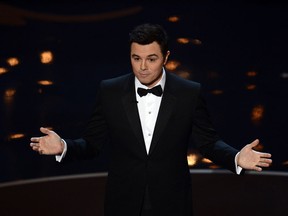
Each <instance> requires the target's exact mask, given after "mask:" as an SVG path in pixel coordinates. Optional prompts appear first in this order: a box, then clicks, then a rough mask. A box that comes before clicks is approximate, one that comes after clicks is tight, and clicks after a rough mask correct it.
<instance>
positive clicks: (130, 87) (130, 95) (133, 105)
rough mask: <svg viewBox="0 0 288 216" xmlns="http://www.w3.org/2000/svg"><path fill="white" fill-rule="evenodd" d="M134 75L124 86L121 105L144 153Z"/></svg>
mask: <svg viewBox="0 0 288 216" xmlns="http://www.w3.org/2000/svg"><path fill="white" fill-rule="evenodd" d="M133 78H134V76H131V77H130V79H129V81H128V82H127V85H126V86H125V92H124V95H123V97H122V103H123V107H124V109H125V111H126V115H127V118H128V120H129V122H130V125H131V129H132V130H133V131H134V133H135V135H136V137H137V139H138V141H139V143H140V144H141V146H142V148H143V151H145V153H146V149H145V142H144V137H143V134H142V127H141V122H140V117H139V113H138V107H137V101H136V95H135V94H136V93H135V83H134V79H133Z"/></svg>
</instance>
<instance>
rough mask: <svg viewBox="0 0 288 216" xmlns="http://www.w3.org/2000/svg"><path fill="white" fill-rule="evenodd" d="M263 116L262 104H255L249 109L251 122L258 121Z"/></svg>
mask: <svg viewBox="0 0 288 216" xmlns="http://www.w3.org/2000/svg"><path fill="white" fill-rule="evenodd" d="M263 116H264V106H263V105H256V106H254V107H253V109H252V111H251V121H252V122H253V123H259V122H260V121H261V120H262V118H263Z"/></svg>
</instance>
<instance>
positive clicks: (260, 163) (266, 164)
mask: <svg viewBox="0 0 288 216" xmlns="http://www.w3.org/2000/svg"><path fill="white" fill-rule="evenodd" d="M257 166H259V167H269V166H270V164H269V163H264V162H259V163H258V165H257Z"/></svg>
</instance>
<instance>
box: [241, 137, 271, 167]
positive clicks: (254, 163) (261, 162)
mask: <svg viewBox="0 0 288 216" xmlns="http://www.w3.org/2000/svg"><path fill="white" fill-rule="evenodd" d="M258 144H259V140H258V139H256V140H254V141H253V142H252V143H250V144H248V145H246V146H245V147H243V148H242V149H241V150H240V153H239V155H238V158H237V164H238V165H239V166H240V167H242V168H244V169H249V170H255V171H259V172H260V171H262V167H269V166H270V165H271V163H272V160H271V154H269V153H262V152H258V151H255V150H253V148H254V147H255V146H257V145H258Z"/></svg>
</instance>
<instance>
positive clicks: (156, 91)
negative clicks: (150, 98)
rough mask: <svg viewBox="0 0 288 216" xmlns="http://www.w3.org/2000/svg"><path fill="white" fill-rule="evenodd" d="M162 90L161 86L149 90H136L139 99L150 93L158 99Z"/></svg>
mask: <svg viewBox="0 0 288 216" xmlns="http://www.w3.org/2000/svg"><path fill="white" fill-rule="evenodd" d="M162 92H163V91H162V88H161V85H157V86H155V87H153V88H151V89H144V88H140V87H139V88H138V89H137V93H138V94H139V96H140V97H142V96H145V95H147V94H148V93H152V94H154V95H156V96H158V97H160V96H161V95H162Z"/></svg>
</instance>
